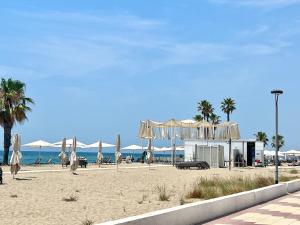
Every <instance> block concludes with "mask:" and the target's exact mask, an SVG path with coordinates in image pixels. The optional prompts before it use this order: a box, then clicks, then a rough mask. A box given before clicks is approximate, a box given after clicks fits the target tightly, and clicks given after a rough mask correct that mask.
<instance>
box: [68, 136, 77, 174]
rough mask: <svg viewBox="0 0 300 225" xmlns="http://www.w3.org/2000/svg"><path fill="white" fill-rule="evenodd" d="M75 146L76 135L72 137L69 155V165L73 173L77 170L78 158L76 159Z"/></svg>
mask: <svg viewBox="0 0 300 225" xmlns="http://www.w3.org/2000/svg"><path fill="white" fill-rule="evenodd" d="M76 147H77V143H76V137H74V138H73V144H72V152H71V155H70V167H71V171H72V172H73V173H74V172H75V170H77V167H78V159H77V155H76Z"/></svg>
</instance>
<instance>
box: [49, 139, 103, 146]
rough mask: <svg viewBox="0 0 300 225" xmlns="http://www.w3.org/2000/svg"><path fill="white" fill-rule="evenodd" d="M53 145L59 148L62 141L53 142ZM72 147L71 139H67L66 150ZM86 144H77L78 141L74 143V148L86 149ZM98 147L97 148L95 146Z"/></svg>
mask: <svg viewBox="0 0 300 225" xmlns="http://www.w3.org/2000/svg"><path fill="white" fill-rule="evenodd" d="M53 145H54V146H55V147H57V148H61V146H62V141H59V142H55V143H53ZM72 146H73V139H67V140H66V147H67V148H71V147H72ZM86 146H87V145H86V144H84V143H82V142H79V141H76V147H77V148H86ZM97 147H98V146H97Z"/></svg>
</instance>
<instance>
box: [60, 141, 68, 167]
mask: <svg viewBox="0 0 300 225" xmlns="http://www.w3.org/2000/svg"><path fill="white" fill-rule="evenodd" d="M58 157H59V158H60V162H61V165H64V163H65V161H66V159H67V155H66V138H64V139H63V140H62V144H61V151H60V153H59V155H58Z"/></svg>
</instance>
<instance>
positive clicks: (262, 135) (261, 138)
mask: <svg viewBox="0 0 300 225" xmlns="http://www.w3.org/2000/svg"><path fill="white" fill-rule="evenodd" d="M254 135H255V137H256V140H257V141H261V142H263V143H264V147H266V145H268V142H269V139H268V136H267V134H266V133H265V132H261V131H259V132H257V134H254Z"/></svg>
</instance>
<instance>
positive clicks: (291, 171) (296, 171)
mask: <svg viewBox="0 0 300 225" xmlns="http://www.w3.org/2000/svg"><path fill="white" fill-rule="evenodd" d="M289 173H290V174H298V170H296V169H292V170H290V171H289Z"/></svg>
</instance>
